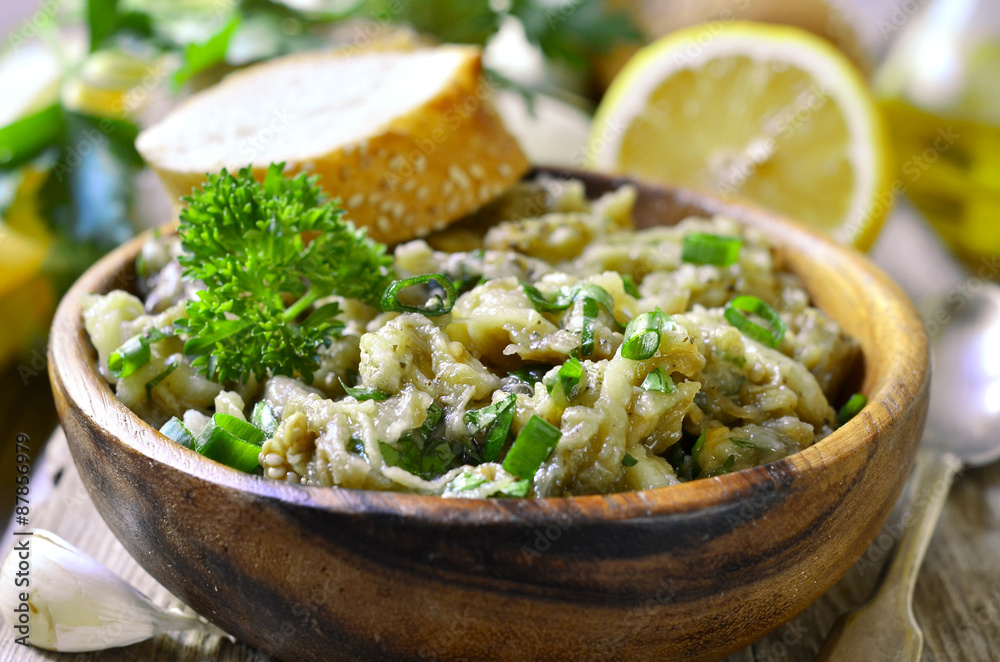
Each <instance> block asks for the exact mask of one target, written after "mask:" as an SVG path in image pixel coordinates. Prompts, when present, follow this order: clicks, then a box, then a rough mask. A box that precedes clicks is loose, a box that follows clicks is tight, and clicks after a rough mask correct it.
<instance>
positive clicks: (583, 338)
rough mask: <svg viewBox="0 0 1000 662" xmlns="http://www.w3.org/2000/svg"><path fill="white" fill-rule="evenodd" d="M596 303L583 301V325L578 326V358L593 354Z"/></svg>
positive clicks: (587, 299)
mask: <svg viewBox="0 0 1000 662" xmlns="http://www.w3.org/2000/svg"><path fill="white" fill-rule="evenodd" d="M597 314H598V310H597V301H596V300H594V299H591V298H590V297H587V298H586V299H584V300H583V323H582V324H581V325H580V356H582V357H584V358H586V357H588V356H592V355H593V354H594V329H595V328H596V327H597Z"/></svg>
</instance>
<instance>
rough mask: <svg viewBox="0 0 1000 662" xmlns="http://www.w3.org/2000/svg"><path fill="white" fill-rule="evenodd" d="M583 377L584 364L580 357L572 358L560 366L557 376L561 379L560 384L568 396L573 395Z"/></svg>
mask: <svg viewBox="0 0 1000 662" xmlns="http://www.w3.org/2000/svg"><path fill="white" fill-rule="evenodd" d="M581 377H583V365H582V364H581V363H580V361H579V360H578V359H575V358H572V359H570V360H569V361H566V363H563V364H562V367H561V368H559V372H558V373H557V375H556V378H557V379H558V380H559V386H560V387H561V388H562V392H563V394H564V395H565V396H566V397H567V398H569V397H571V396H572V395H573V391H574V390H576V387H577V385H578V384H579V383H580V378H581Z"/></svg>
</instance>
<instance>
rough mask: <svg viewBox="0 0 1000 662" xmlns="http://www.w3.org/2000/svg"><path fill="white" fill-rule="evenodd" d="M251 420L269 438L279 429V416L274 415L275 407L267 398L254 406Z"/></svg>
mask: <svg viewBox="0 0 1000 662" xmlns="http://www.w3.org/2000/svg"><path fill="white" fill-rule="evenodd" d="M250 421H251V422H252V423H253V425H254V427H256V428H258V429H260V431H261V432H263V433H264V434H265V435H267V437H268V438H269V439H270V438H271V437H273V436H274V433H275V432H277V431H278V422H279V421H278V417H277V416H275V415H274V409H272V408H271V405H270V404H269V403H268V402H267V400H261V401H260V402H258V403H257V404H256V405H255V406H254V408H253V413H252V414H250Z"/></svg>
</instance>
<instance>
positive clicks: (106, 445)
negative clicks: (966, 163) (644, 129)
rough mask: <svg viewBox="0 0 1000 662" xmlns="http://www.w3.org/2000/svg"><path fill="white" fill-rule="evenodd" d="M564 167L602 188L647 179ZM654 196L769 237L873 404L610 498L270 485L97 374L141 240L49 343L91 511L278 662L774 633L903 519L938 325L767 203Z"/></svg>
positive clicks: (647, 202) (690, 645) (532, 656)
mask: <svg viewBox="0 0 1000 662" xmlns="http://www.w3.org/2000/svg"><path fill="white" fill-rule="evenodd" d="M562 175H569V176H574V177H577V178H580V179H583V180H584V181H585V183H586V185H587V188H588V193H589V194H591V195H595V196H596V195H599V194H600V193H603V192H605V191H607V190H610V189H613V188H616V187H618V186H620V185H621V184H623V183H632V182H630V181H629V180H625V179H613V178H608V177H603V176H599V175H592V174H584V173H576V172H572V173H562ZM637 186H638V190H639V199H638V203H637V207H636V219H637V224H638V225H639V226H640V227H648V226H651V225H657V224H669V223H676V222H677V221H679V220H681V219H683V218H685V217H687V216H690V215H712V214H724V215H727V216H729V217H732V218H735V219H736V220H738V221H740V222H741V223H743V224H745V225H747V226H752V227H754V228H757V229H758V230H760V231H761V232H763V233H764V234H765V235H766V236H767V237H768V239H769V240H770V241H771V242H772V244H773V245H774V246H775V249H776V252H777V254H778V257H779V260H781V261H782V263H783V264H784V265H786V267H787V268H788V269H789V270H791V271H793V272H794V273H796V274H797V275H798V276H799V277H800V278H801V280H802V281H803V283H804V284H805V287H806V289H807V290H808V291H809V293H810V295H811V296H812V297H813V302H814V304H815V305H817V306H818V307H820V308H821V309H823V310H824V311H826V313H827V314H828V315H829V316H830V317H832V318H833V319H835V320H837V321H838V322H839V323H840V324H841V325H842V327H843V328H844V329H845V330H846V331H847V333H849V334H851V335H852V336H854V337H855V338H857V339H858V340H859V341H860V343H861V347H862V351H863V356H864V359H863V365H862V366H860V376H859V379H860V381H859V386H860V389H861V390H862V391H863V392H864V393H866V394H867V395H868V397H869V402H868V406H867V407H866V408H865V409H864V410H863V411H862V412H861V414H859V415H858V416H856V417H855V418H854V419H853V420H851V421H850V422H849V423H847V424H846V425H845V426H843V427H842V428H840V429H838V430H837V431H836V432H834V433H833V434H831V435H830V436H828V437H827V438H825V439H823V440H821V441H819V442H818V443H816V444H815V445H813V446H811V447H810V448H807V449H806V450H804V451H802V452H799V453H796V454H794V455H791V456H789V457H787V458H785V459H783V460H780V461H777V462H772V463H770V464H767V465H763V466H759V467H755V468H753V469H749V470H744V471H739V472H735V473H732V474H727V475H724V476H720V477H717V478H710V479H705V480H699V481H695V482H690V483H685V484H682V485H679V486H675V487H669V488H661V489H656V490H647V491H641V492H632V493H624V494H613V495H607V496H584V497H567V498H552V499H496V500H475V501H469V500H461V499H441V498H438V497H426V496H419V495H411V494H397V493H389V492H369V491H360V490H350V489H331V488H319V487H299V486H293V485H288V484H285V483H281V482H275V481H269V480H267V479H264V478H260V477H257V476H251V475H246V474H242V473H239V472H237V471H235V470H233V469H229V468H228V467H225V466H222V465H219V464H216V463H215V462H213V461H211V460H208V459H206V458H204V457H201V456H199V455H197V454H196V453H194V452H192V451H189V450H187V449H185V448H182V447H180V446H178V445H177V444H175V443H173V442H172V441H170V440H169V439H167V438H166V437H164V436H162V435H161V434H160V433H159V432H158V431H157V430H155V429H154V428H152V427H150V426H149V425H147V424H146V423H144V422H143V421H142V420H140V419H139V418H138V417H137V416H135V415H134V414H133V413H132V412H131V411H129V410H128V409H127V408H126V407H125V406H124V405H123V404H121V402H119V401H118V400H117V399H116V398H115V396H114V394H113V393H112V391H111V390H110V389H109V387H108V385H107V383H106V382H105V381H104V380H103V379H102V378H101V377H100V375H99V374H98V371H97V368H96V352H95V351H94V349H93V347H92V346H91V344H90V342H89V340H88V338H87V335H86V332H85V331H84V328H83V322H82V315H81V298H82V296H83V295H84V294H85V293H91V292H97V293H104V292H108V291H110V290H112V289H116V288H125V289H130V286H131V285H132V284H133V282H134V279H135V274H134V263H135V257H136V255H137V253H138V251H139V248H140V245H141V243H142V241H143V239H142V238H139V239H136V240H134V241H132V242H130V243H128V244H125V245H124V246H122V247H121V248H119V249H117V250H116V251H114V252H112V253H111V254H109V255H108V256H107V257H105V258H104V259H103V260H101V261H100V262H99V263H98V264H96V265H95V266H94V267H92V268H91V269H90V270H89V271H88V272H87V273H86V274H85V275H84V276H83V277H82V278H81V279H80V280H79V281H78V282H77V283H76V285H75V286H74V287H73V288H72V289H71V290H70V292H69V293H68V294H67V295H66V297H65V298H64V299H63V301H62V303H61V304H60V306H59V309H58V311H57V313H56V317H55V322H54V324H53V329H52V335H51V340H50V349H49V351H50V374H51V381H52V385H53V389H54V393H55V398H56V403H57V407H58V410H59V415H60V418H61V420H62V424H63V426H64V428H65V431H66V436H67V438H68V440H69V444H70V448H71V450H72V454H73V458H74V460H75V462H76V464H77V467H78V468H79V471H80V474H81V475H82V477H83V480H84V483H85V484H86V486H87V490H88V491H89V493H90V496H91V498H92V499H93V501H94V504H95V505H96V506H97V509H98V510H99V511H100V512H101V514H102V516H103V517H104V519H105V521H106V522H107V523H108V525H109V526H110V528H111V530H112V531H114V533H115V535H117V536H118V538H119V540H121V542H122V544H123V545H124V546H125V548H126V549H128V551H129V552H130V553H131V554H132V556H134V557H135V558H136V560H137V561H138V562H139V563H140V564H141V565H142V566H143V567H144V568H145V569H146V570H147V571H148V572H149V573H150V574H151V575H152V576H153V577H155V578H156V579H157V580H158V581H160V582H161V583H162V584H163V585H164V586H165V587H166V588H167V589H169V590H170V591H171V592H172V593H173V594H174V595H176V596H178V597H179V598H180V599H182V600H183V601H184V602H185V603H187V604H189V605H190V606H191V607H193V608H194V609H195V610H196V611H198V612H199V613H201V614H202V615H204V616H206V617H207V618H208V619H209V620H211V621H212V622H214V623H216V624H217V625H219V626H220V627H221V628H223V629H224V630H226V631H227V632H230V633H232V634H233V635H235V636H236V637H237V638H239V639H240V640H242V641H244V642H246V643H247V644H249V645H250V646H253V647H255V648H257V649H259V650H261V651H262V652H264V653H266V654H268V655H273V656H275V657H277V658H279V659H282V660H380V659H384V660H415V659H428V658H430V659H440V660H472V659H474V660H608V659H636V660H641V659H649V660H665V659H712V658H718V657H721V656H723V655H726V654H728V653H730V652H732V651H734V650H737V649H739V648H741V647H742V646H745V645H747V644H749V643H751V642H753V641H755V640H757V639H758V638H760V637H761V636H763V635H764V634H766V633H768V632H769V631H771V630H773V629H775V628H777V627H778V626H779V625H781V624H782V623H784V622H785V621H787V620H789V619H790V618H792V617H794V616H795V615H796V614H798V613H799V612H800V611H802V610H803V609H805V608H806V607H807V606H808V605H809V604H810V603H812V602H813V601H814V600H816V599H817V598H818V597H819V596H821V595H822V594H823V593H824V592H825V591H826V590H827V589H828V588H830V587H831V586H832V585H833V584H834V583H835V582H837V580H838V579H839V578H840V577H841V576H842V575H843V574H844V573H845V572H846V571H847V570H848V569H849V568H850V567H851V565H852V564H853V563H854V562H855V561H856V560H857V559H858V558H859V557H860V555H861V554H862V553H863V551H864V550H865V549H866V547H867V546H868V544H869V543H870V542H871V540H873V539H874V538H875V536H876V534H877V533H878V531H879V529H880V527H881V526H882V524H883V522H884V521H885V519H886V518H887V516H888V515H889V512H890V511H891V509H892V507H893V505H894V503H895V501H896V499H897V497H898V495H899V493H900V490H901V489H902V487H903V484H904V483H905V481H906V477H907V474H908V472H909V470H910V466H911V463H912V460H913V457H914V454H915V452H916V449H917V446H918V443H919V440H920V435H921V431H922V429H923V425H924V418H925V415H926V411H927V398H928V350H927V339H926V335H925V332H924V327H923V324H922V323H921V320H920V318H919V317H918V315H917V313H916V312H915V311H914V309H913V307H912V306H911V305H910V303H909V302H908V300H907V299H906V297H905V296H904V295H903V294H902V293H901V291H900V290H899V289H898V288H897V287H896V286H895V285H894V284H893V283H892V282H891V281H890V280H889V279H888V278H887V277H886V276H885V275H883V274H882V273H881V272H880V271H879V270H878V269H876V268H875V267H874V266H873V265H872V264H871V263H870V262H869V261H868V260H867V259H865V258H864V257H863V256H861V255H860V254H858V253H856V252H855V251H853V250H850V249H846V248H843V247H840V246H838V245H836V244H834V243H833V242H831V241H830V240H828V239H825V238H823V237H820V236H818V235H816V234H814V233H812V232H810V231H808V230H805V229H803V228H801V227H800V226H798V225H795V224H794V223H791V222H788V221H785V220H782V219H780V218H776V217H774V216H772V215H770V214H768V213H766V212H763V211H760V210H756V209H753V208H750V207H746V206H740V205H733V204H729V203H725V202H722V201H719V200H716V199H713V198H710V197H707V196H703V195H700V194H695V193H692V192H689V191H684V190H680V189H672V188H666V187H661V186H655V185H650V184H638V185H637Z"/></svg>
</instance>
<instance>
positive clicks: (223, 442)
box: [195, 414, 267, 473]
mask: <svg viewBox="0 0 1000 662" xmlns="http://www.w3.org/2000/svg"><path fill="white" fill-rule="evenodd" d="M266 439H267V436H266V435H265V434H264V432H263V431H261V430H259V429H258V428H256V427H254V425H253V424H251V423H247V422H246V421H244V420H243V419H240V418H236V417H235V416H233V415H231V414H215V415H214V416H212V420H211V421H209V422H208V425H206V426H205V429H204V430H202V432H201V434H199V435H198V438H197V439H195V450H197V451H198V452H199V453H200V454H202V455H204V456H205V457H207V458H209V459H212V460H215V461H216V462H220V463H222V464H225V465H226V466H228V467H232V468H233V469H237V470H239V471H243V472H245V473H253V472H254V471H256V470H258V469H259V468H260V461H259V459H258V458H259V456H260V447H261V445H262V444H263V443H264V441H265V440H266Z"/></svg>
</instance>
